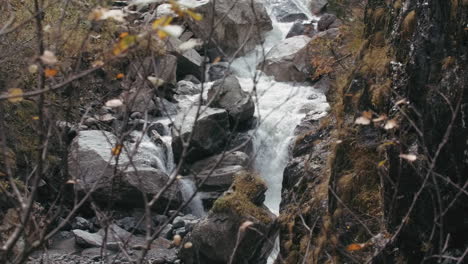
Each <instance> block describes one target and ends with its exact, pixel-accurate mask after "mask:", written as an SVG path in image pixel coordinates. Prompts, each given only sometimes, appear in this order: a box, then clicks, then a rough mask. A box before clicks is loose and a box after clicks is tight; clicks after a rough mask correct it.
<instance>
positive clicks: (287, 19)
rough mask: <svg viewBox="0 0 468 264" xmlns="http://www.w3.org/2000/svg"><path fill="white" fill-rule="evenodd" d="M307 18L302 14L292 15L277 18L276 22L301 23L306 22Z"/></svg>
mask: <svg viewBox="0 0 468 264" xmlns="http://www.w3.org/2000/svg"><path fill="white" fill-rule="evenodd" d="M307 19H308V17H307V15H306V14H304V13H292V14H285V15H283V16H281V17H278V21H279V22H282V23H290V22H295V21H298V20H299V21H303V20H307Z"/></svg>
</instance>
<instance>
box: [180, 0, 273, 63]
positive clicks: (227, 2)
mask: <svg viewBox="0 0 468 264" xmlns="http://www.w3.org/2000/svg"><path fill="white" fill-rule="evenodd" d="M252 6H253V10H252ZM195 11H196V12H198V13H201V14H202V15H203V18H204V19H202V20H201V21H197V20H194V19H189V20H188V21H187V22H188V26H189V27H190V29H191V30H192V31H193V33H194V34H195V36H196V37H198V38H201V39H204V40H207V38H208V37H209V36H208V33H209V31H207V29H208V28H212V25H211V21H212V19H213V17H214V21H220V23H219V24H217V26H216V28H215V30H214V32H213V35H212V36H211V39H210V40H209V41H211V40H213V42H214V43H213V44H214V45H218V46H219V47H220V48H221V49H222V50H223V51H224V52H225V53H226V54H227V55H228V56H231V55H234V54H235V53H236V51H237V50H238V49H239V48H240V47H243V48H242V49H241V50H240V52H238V53H237V54H235V55H236V56H241V55H243V54H245V53H246V52H249V51H251V50H253V49H254V48H255V46H256V45H258V44H261V43H262V42H263V41H264V40H265V37H264V36H263V34H264V33H265V32H268V31H270V30H271V29H272V28H273V27H272V23H271V19H270V17H269V16H268V13H267V11H266V9H265V7H264V6H263V4H262V3H261V2H257V1H254V2H252V1H250V0H239V1H236V2H235V5H233V2H232V1H231V0H218V1H216V4H215V5H214V6H213V3H212V2H211V1H210V2H209V3H208V4H205V5H202V6H200V7H197V8H196V9H195ZM221 18H223V19H221ZM252 25H254V27H252Z"/></svg>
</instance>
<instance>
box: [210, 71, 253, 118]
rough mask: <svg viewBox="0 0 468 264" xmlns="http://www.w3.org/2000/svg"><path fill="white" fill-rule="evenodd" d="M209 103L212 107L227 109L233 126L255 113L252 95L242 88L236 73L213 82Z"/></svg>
mask: <svg viewBox="0 0 468 264" xmlns="http://www.w3.org/2000/svg"><path fill="white" fill-rule="evenodd" d="M208 103H209V105H210V106H211V107H217V108H223V109H226V111H227V112H228V114H229V117H230V119H231V122H232V125H233V126H234V125H236V124H237V125H240V124H242V123H244V122H246V121H249V120H250V119H252V117H253V115H254V113H255V104H254V102H253V100H252V97H251V96H250V94H249V93H248V92H245V91H244V90H242V87H241V86H240V83H239V80H238V79H237V78H236V77H235V76H234V75H230V76H228V77H226V78H224V79H221V80H218V81H216V82H215V83H214V84H213V86H212V87H211V89H210V90H209V91H208Z"/></svg>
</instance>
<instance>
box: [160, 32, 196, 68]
mask: <svg viewBox="0 0 468 264" xmlns="http://www.w3.org/2000/svg"><path fill="white" fill-rule="evenodd" d="M182 43H183V41H181V40H179V39H178V38H175V37H172V36H171V37H169V38H168V40H167V42H166V44H167V49H168V51H169V52H170V53H171V54H173V55H175V56H176V57H177V76H185V75H187V74H193V75H195V76H198V77H200V76H201V74H202V72H201V66H202V63H203V57H202V56H200V54H199V53H198V52H197V51H196V50H195V49H188V50H181V49H180V48H179V47H180V45H181V44H182Z"/></svg>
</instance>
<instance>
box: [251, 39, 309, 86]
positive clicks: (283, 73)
mask: <svg viewBox="0 0 468 264" xmlns="http://www.w3.org/2000/svg"><path fill="white" fill-rule="evenodd" d="M311 40H312V39H311V38H309V37H307V36H296V37H292V38H288V39H285V40H284V41H283V42H281V43H280V44H278V45H276V46H275V47H273V48H272V49H271V50H270V51H269V52H268V53H267V55H266V57H265V61H264V62H262V63H261V64H260V65H259V66H258V68H259V69H261V70H263V72H265V74H267V75H270V76H274V78H275V80H276V81H279V82H287V81H295V82H303V81H305V80H306V79H307V77H308V70H307V67H308V65H309V64H310V63H309V61H308V60H307V58H308V56H307V45H308V44H309V42H310V41H311Z"/></svg>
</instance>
